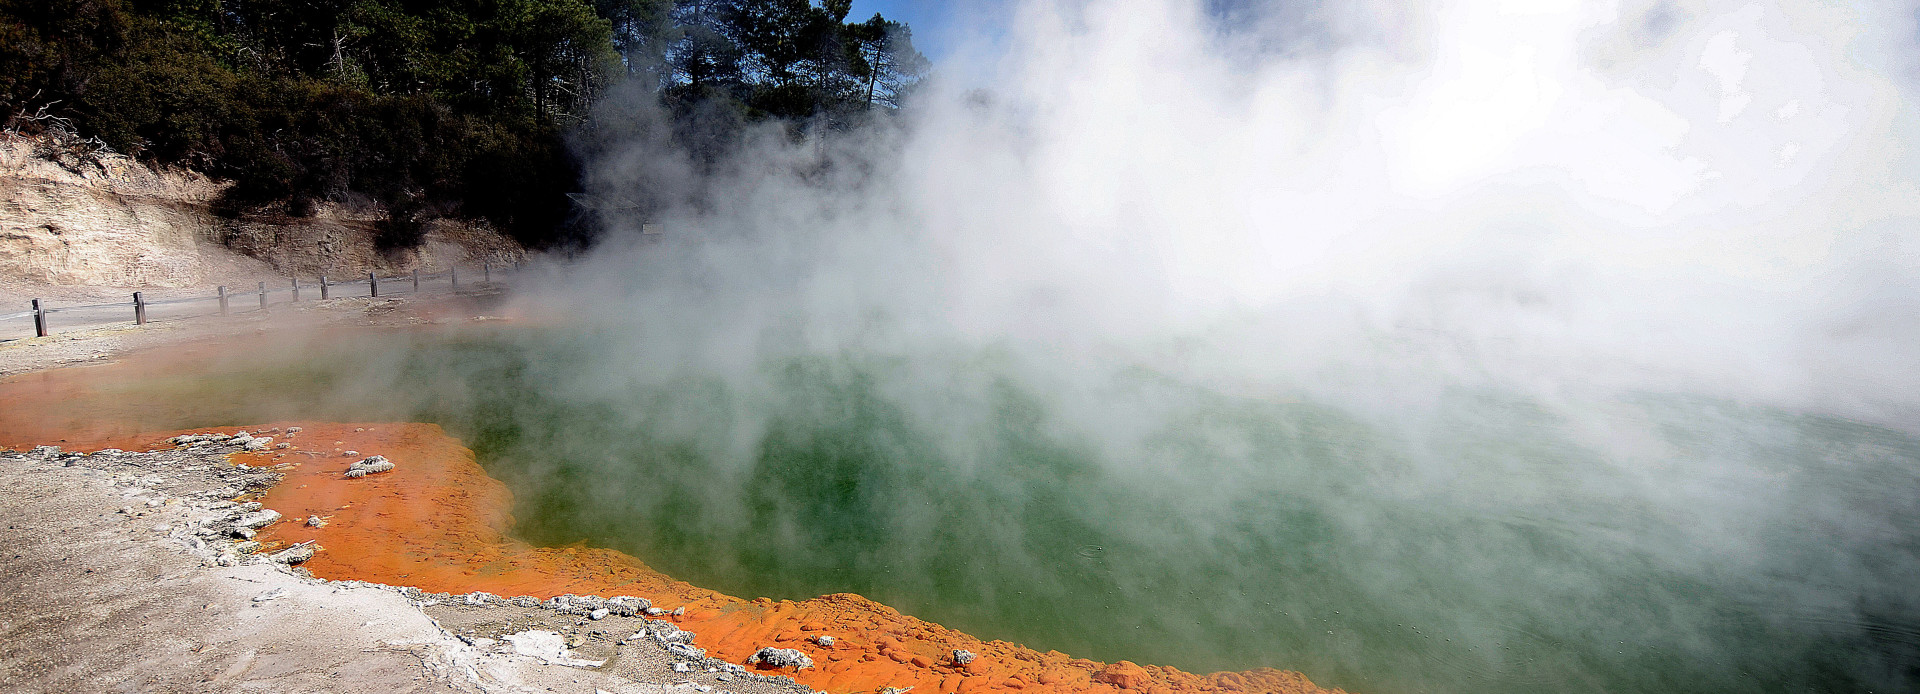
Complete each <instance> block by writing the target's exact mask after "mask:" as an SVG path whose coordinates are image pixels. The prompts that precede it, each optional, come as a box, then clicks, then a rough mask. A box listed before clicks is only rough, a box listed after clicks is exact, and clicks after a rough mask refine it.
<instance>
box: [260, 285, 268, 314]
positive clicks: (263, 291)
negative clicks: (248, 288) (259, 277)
mask: <svg viewBox="0 0 1920 694" xmlns="http://www.w3.org/2000/svg"><path fill="white" fill-rule="evenodd" d="M266 307H267V283H265V282H261V283H260V308H261V309H263V310H264V309H266Z"/></svg>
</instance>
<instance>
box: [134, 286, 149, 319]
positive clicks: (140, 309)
mask: <svg viewBox="0 0 1920 694" xmlns="http://www.w3.org/2000/svg"><path fill="white" fill-rule="evenodd" d="M133 324H134V325H146V324H147V300H146V299H142V298H140V292H134V293H133Z"/></svg>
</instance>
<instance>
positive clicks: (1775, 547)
mask: <svg viewBox="0 0 1920 694" xmlns="http://www.w3.org/2000/svg"><path fill="white" fill-rule="evenodd" d="M288 359H289V360H291V361H289V362H288V363H285V364H279V365H273V366H271V367H269V366H265V365H259V364H254V365H252V366H249V367H248V368H252V369H258V370H259V372H260V373H262V374H271V375H270V376H261V378H262V379H264V380H256V381H253V382H252V385H249V386H246V387H244V388H243V387H240V386H234V385H231V384H234V383H245V382H246V381H245V379H238V378H235V377H233V376H231V375H223V376H221V378H222V379H225V380H223V381H221V382H222V383H225V384H228V385H225V386H222V388H223V389H226V390H230V391H231V390H236V389H238V390H245V391H247V392H261V393H264V392H267V391H272V392H274V393H277V394H278V395H276V396H274V397H273V398H266V396H258V397H260V398H262V401H263V402H265V401H266V400H268V399H271V400H272V401H273V402H274V403H276V404H275V405H274V407H277V408H280V409H281V410H283V411H284V410H287V409H293V410H298V411H299V413H300V414H302V415H313V416H332V417H355V418H367V417H373V416H379V417H392V418H405V419H414V420H424V421H433V422H437V423H440V424H442V425H444V426H446V427H447V428H448V429H449V430H450V431H452V432H453V433H454V434H456V435H457V436H460V437H461V438H462V439H463V440H465V441H466V442H467V443H468V444H469V445H470V446H471V447H472V448H473V449H474V450H475V451H476V452H477V454H478V455H479V458H480V460H481V462H482V463H483V464H484V465H485V466H486V467H487V469H488V470H489V472H490V473H491V474H493V475H494V476H495V477H498V478H500V479H501V480H503V481H505V482H506V483H507V484H508V485H509V486H510V487H511V488H512V489H513V490H514V492H515V494H516V498H517V508H516V509H515V517H516V518H517V519H518V522H519V525H518V528H517V532H518V534H519V535H521V536H522V537H524V538H526V539H528V540H530V541H533V542H536V543H549V544H563V543H570V542H576V541H582V540H584V541H586V542H587V543H589V544H592V545H596V546H602V547H610V548H614V549H618V550H621V551H624V552H628V553H630V554H633V555H635V556H638V557H640V558H642V559H644V560H645V561H646V562H647V563H649V564H651V565H653V566H655V567H657V568H659V569H661V570H663V571H666V572H667V573H669V574H672V575H674V576H676V577H679V578H682V579H685V580H688V581H691V582H693V583H695V584H698V585H702V586H707V587H711V588H714V589H717V590H721V591H724V592H728V593H731V594H735V595H741V596H747V597H754V596H770V597H775V598H790V599H803V598H807V597H812V596H815V595H820V594H824V593H833V592H856V593H860V594H862V595H866V596H868V597H871V598H874V599H876V600H880V601H882V602H884V603H886V604H888V605H891V606H894V607H896V608H898V609H900V610H902V611H903V612H906V613H908V614H912V615H915V616H918V617H922V618H925V619H929V620H932V621H936V622H939V623H942V624H945V625H948V626H951V627H955V628H958V629H962V630H965V631H968V632H970V633H973V634H975V635H977V636H980V637H982V638H988V639H1006V640H1010V641H1016V642H1020V643H1023V644H1026V645H1028V646H1031V647H1034V648H1038V649H1041V650H1046V649H1057V650H1061V651H1065V652H1068V653H1071V654H1073V655H1075V656H1083V657H1088V658H1094V659H1099V660H1118V659H1130V660H1134V661H1138V662H1150V663H1156V664H1166V665H1173V666H1177V667H1180V668H1183V669H1187V670H1190V671H1196V672H1209V671H1214V670H1223V669H1245V668H1252V667H1261V666H1270V667H1278V668H1285V669H1293V670H1299V671H1301V672H1304V673H1306V674H1307V675H1308V676H1309V677H1311V678H1312V679H1313V680H1314V681H1315V682H1316V683H1319V684H1321V685H1323V686H1334V687H1341V688H1345V689H1347V690H1349V691H1352V692H1356V693H1357V694H1398V693H1402V692H1658V693H1666V692H1865V691H1874V692H1901V691H1916V690H1920V685H1916V682H1917V681H1920V439H1917V438H1916V437H1914V436H1913V435H1911V434H1908V433H1903V432H1901V431H1898V430H1895V429H1890V428H1885V427H1880V426H1874V425H1869V424H1864V423H1859V422H1854V421H1848V420H1845V419H1840V418H1835V417H1828V416H1821V415H1816V414H1810V413H1804V412H1793V411H1785V410H1779V409H1769V408H1765V407H1755V406H1743V405H1739V404H1736V403H1733V402H1729V401H1727V400H1724V399H1716V398H1710V397H1702V396H1698V395H1692V394H1686V393H1661V392H1632V393H1626V394H1615V395H1611V396H1608V397H1605V398H1596V399H1591V400H1580V399H1557V400H1556V401H1554V402H1551V403H1549V402H1543V401H1541V400H1540V399H1539V398H1536V397H1529V396H1525V395H1522V394H1520V393H1517V392H1509V391H1505V390H1502V389H1499V388H1492V387H1486V386H1478V387H1468V386H1465V385H1460V386H1457V387H1447V388H1441V389H1438V390H1436V391H1434V392H1432V393H1430V394H1429V395H1428V396H1426V397H1423V399H1422V400H1421V403H1420V404H1418V405H1410V406H1408V407H1405V408H1401V409H1399V410H1395V411H1391V412H1385V411H1381V410H1377V409H1369V408H1363V407H1355V406H1351V405H1346V406H1343V405H1339V404H1336V403H1333V402H1330V401H1319V400H1317V399H1315V398H1313V397H1311V396H1308V395H1304V394H1302V393H1298V392H1292V393H1263V392H1251V393H1250V392H1244V391H1245V389H1240V390H1241V392H1232V393H1229V392H1225V391H1224V390H1223V389H1219V388H1209V387H1205V386H1202V385H1198V384H1196V383H1194V382H1192V381H1191V379H1183V378H1180V377H1177V376H1175V375H1172V374H1168V373H1163V372H1160V371H1156V370H1153V369H1149V368H1144V367H1136V368H1119V369H1112V370H1110V371H1108V372H1106V373H1104V374H1102V375H1100V376H1099V377H1098V378H1096V379H1092V380H1091V381H1089V380H1087V379H1080V380H1079V381H1078V383H1080V385H1078V386H1075V387H1074V390H1075V392H1072V393H1068V392H1062V390H1061V389H1060V388H1057V387H1055V386H1053V385H1045V384H1048V383H1050V382H1049V381H1048V380H1047V379H1033V378H1030V377H1026V376H1022V375H1021V374H1031V373H1032V371H1031V370H1030V369H1029V368H1028V365H1025V364H1023V363H1022V362H1021V360H1020V358H1018V357H1015V356H1012V355H1010V354H1007V353H1001V352H996V351H994V350H977V351H975V352H967V351H965V350H955V351H953V352H950V353H947V354H944V355H942V356H940V357H939V358H928V359H919V358H915V357H913V356H911V355H904V356H903V355H899V354H893V355H882V354H863V353H853V352H838V353H830V354H784V355H779V356H772V357H768V358H765V359H758V360H754V361H752V363H751V368H749V369H745V370H743V371H741V372H736V373H728V372H705V373H703V372H699V371H688V370H676V369H670V368H656V367H657V365H655V366H654V367H645V368H643V367H642V366H639V365H643V364H646V363H648V362H647V357H646V356H645V355H643V354H633V353H624V352H623V351H622V350H621V349H620V348H619V341H618V339H617V338H615V337H614V336H611V335H603V334H597V333H595V332H593V331H591V330H586V331H579V332H573V333H568V334H564V335H559V334H554V333H552V332H534V331H520V330H513V329H507V330H500V331H495V332H487V333H472V334H467V335H462V336H456V337H445V338H423V337H420V336H417V335H412V336H409V335H399V334H393V335H384V336H370V337H366V338H364V339H356V340H355V341H354V344H353V345H352V346H351V348H345V347H339V346H335V347H328V348H315V350H314V351H313V352H311V353H306V354H300V355H297V356H291V355H290V356H289V357H288ZM1089 384H1090V385H1089ZM288 393H298V394H299V395H298V397H292V398H288V397H285V396H286V394H288ZM250 397H252V396H250Z"/></svg>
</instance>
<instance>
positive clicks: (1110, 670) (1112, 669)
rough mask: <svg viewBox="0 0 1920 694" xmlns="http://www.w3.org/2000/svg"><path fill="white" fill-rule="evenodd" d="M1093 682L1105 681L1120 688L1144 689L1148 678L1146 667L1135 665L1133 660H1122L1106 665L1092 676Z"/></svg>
mask: <svg viewBox="0 0 1920 694" xmlns="http://www.w3.org/2000/svg"><path fill="white" fill-rule="evenodd" d="M1093 681H1095V682H1105V683H1107V684H1111V685H1113V686H1116V687H1119V688H1121V689H1145V688H1146V686H1147V683H1148V682H1150V681H1151V680H1150V678H1149V677H1148V676H1147V671H1146V669H1144V668H1142V667H1140V666H1139V665H1135V664H1134V663H1133V661H1129V660H1122V661H1120V662H1117V663H1114V664H1112V665H1108V666H1107V667H1106V668H1104V669H1102V670H1101V671H1100V672H1099V674H1096V675H1094V676H1093Z"/></svg>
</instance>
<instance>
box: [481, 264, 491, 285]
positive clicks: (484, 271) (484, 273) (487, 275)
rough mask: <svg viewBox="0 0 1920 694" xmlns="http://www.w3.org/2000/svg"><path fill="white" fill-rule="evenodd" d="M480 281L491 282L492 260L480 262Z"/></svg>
mask: <svg viewBox="0 0 1920 694" xmlns="http://www.w3.org/2000/svg"><path fill="white" fill-rule="evenodd" d="M480 281H481V282H485V283H487V284H493V261H491V260H487V261H482V262H481V263H480Z"/></svg>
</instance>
